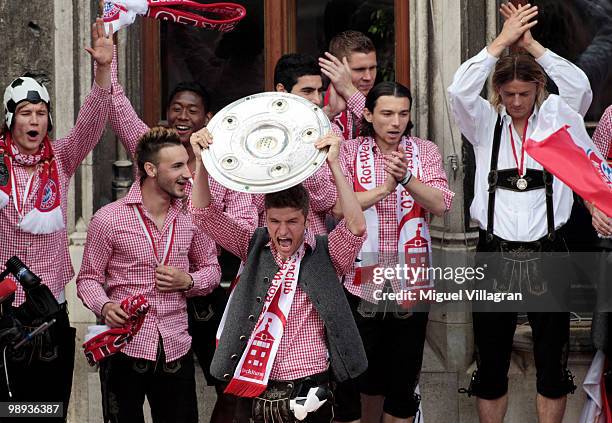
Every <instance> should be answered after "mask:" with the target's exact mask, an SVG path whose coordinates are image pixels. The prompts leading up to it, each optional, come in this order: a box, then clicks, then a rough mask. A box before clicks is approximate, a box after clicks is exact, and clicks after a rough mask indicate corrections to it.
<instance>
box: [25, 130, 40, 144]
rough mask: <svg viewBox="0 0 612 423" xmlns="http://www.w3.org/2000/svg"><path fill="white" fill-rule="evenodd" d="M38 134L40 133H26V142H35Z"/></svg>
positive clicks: (33, 131) (32, 131)
mask: <svg viewBox="0 0 612 423" xmlns="http://www.w3.org/2000/svg"><path fill="white" fill-rule="evenodd" d="M39 134H40V132H38V131H35V130H31V131H28V132H26V135H27V136H28V141H37V140H38V135H39Z"/></svg>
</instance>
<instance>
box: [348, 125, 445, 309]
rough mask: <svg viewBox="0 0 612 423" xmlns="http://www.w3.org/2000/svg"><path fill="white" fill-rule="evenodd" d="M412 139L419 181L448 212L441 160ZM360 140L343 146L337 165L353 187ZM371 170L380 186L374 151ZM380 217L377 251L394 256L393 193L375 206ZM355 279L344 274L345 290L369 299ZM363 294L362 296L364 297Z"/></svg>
mask: <svg viewBox="0 0 612 423" xmlns="http://www.w3.org/2000/svg"><path fill="white" fill-rule="evenodd" d="M412 140H413V141H414V142H415V143H416V144H417V145H418V147H419V151H420V158H421V161H422V168H423V174H422V175H421V177H420V178H419V180H420V181H421V182H423V183H424V184H427V185H429V186H431V187H433V188H436V189H438V190H440V191H441V192H442V195H443V196H444V204H445V205H446V208H447V210H448V209H450V207H451V204H452V199H453V196H454V193H453V192H452V191H451V190H450V189H449V188H448V181H447V178H446V174H445V172H444V168H443V167H442V157H441V156H440V152H439V150H438V147H437V146H436V145H435V144H434V143H432V142H431V141H426V140H422V139H420V138H416V137H412ZM361 141H362V138H358V139H355V140H351V141H347V142H345V143H343V144H342V149H341V153H340V165H341V167H342V171H343V173H344V175H345V176H346V178H347V180H348V181H349V183H350V184H351V185H352V184H353V180H354V171H355V157H357V152H358V149H359V145H360V143H361ZM374 167H375V174H376V185H377V186H378V185H382V184H383V183H384V181H385V178H386V173H385V171H384V156H383V155H382V154H380V153H379V151H378V149H376V148H375V153H374ZM375 207H376V211H377V212H378V216H379V222H380V225H379V237H378V239H379V241H378V242H379V244H378V252H379V253H383V254H390V255H394V256H395V257H396V256H397V242H398V239H397V199H396V193H395V192H392V193H391V194H390V195H388V196H387V197H386V198H384V199H383V200H381V201H379V202H378V203H376V205H375ZM354 277H355V273H354V271H351V272H350V273H349V274H347V275H346V278H345V286H346V287H347V289H348V290H349V291H350V292H351V293H353V294H355V295H357V296H361V297H362V298H371V296H369V297H368V296H367V294H366V293H363V292H361V291H360V289H359V288H358V287H355V286H354V285H353V280H354ZM364 295H365V296H364Z"/></svg>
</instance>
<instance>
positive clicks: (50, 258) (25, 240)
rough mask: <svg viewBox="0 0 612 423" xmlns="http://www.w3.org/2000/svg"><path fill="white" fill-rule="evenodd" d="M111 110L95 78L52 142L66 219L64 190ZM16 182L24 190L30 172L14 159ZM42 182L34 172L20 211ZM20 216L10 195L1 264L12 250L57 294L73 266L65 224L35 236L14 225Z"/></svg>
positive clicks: (2, 216) (18, 299)
mask: <svg viewBox="0 0 612 423" xmlns="http://www.w3.org/2000/svg"><path fill="white" fill-rule="evenodd" d="M109 109H110V91H107V90H105V89H102V88H101V87H99V86H98V85H97V84H96V83H95V82H94V84H93V86H92V88H91V92H90V93H89V95H88V96H87V98H86V99H85V102H84V103H83V105H82V106H81V109H80V111H79V115H78V118H77V121H76V123H75V125H74V128H72V130H71V131H70V132H69V133H68V135H67V136H66V137H64V138H61V139H58V140H56V141H53V142H52V146H53V151H54V154H55V158H56V161H57V167H58V174H59V180H60V195H61V199H60V201H61V208H62V213H63V217H64V223H65V222H66V216H67V215H66V213H67V210H68V190H69V186H70V178H71V177H72V175H73V174H74V173H75V172H76V170H77V169H78V167H79V165H80V164H81V162H82V161H83V159H84V158H85V157H86V156H87V154H89V153H90V152H91V150H93V148H94V147H95V145H96V144H97V143H98V141H99V140H100V138H101V136H102V133H103V132H104V126H105V125H106V120H107V119H108V113H109ZM13 165H14V170H15V181H14V183H15V186H16V188H17V190H18V192H19V193H20V194H21V195H23V193H24V192H25V188H26V185H27V181H28V179H29V177H30V175H29V174H28V172H27V171H26V170H25V168H24V167H23V166H21V165H20V164H18V163H14V164H13ZM39 185H40V179H39V177H38V176H35V177H34V181H33V184H32V188H31V190H30V192H31V194H30V195H29V197H28V198H27V201H26V204H25V208H24V210H23V211H24V214H27V213H29V212H30V211H31V210H32V209H33V208H34V205H35V202H36V195H35V193H37V192H38V188H39ZM18 224H19V215H18V213H17V211H16V210H15V206H14V205H13V199H12V194H11V198H10V200H9V203H8V204H7V205H6V206H5V207H4V208H2V209H0V233H2V236H3V239H2V248H0V263H2V264H3V263H6V261H7V260H8V259H9V258H10V257H12V256H14V255H16V256H18V257H19V258H20V259H21V260H22V261H23V262H24V263H25V264H26V265H27V266H28V267H29V268H30V269H31V270H32V271H33V272H34V273H35V274H36V275H38V276H40V278H41V279H42V283H43V284H45V285H47V286H48V287H49V289H50V290H51V292H52V293H53V295H54V296H55V297H56V298H58V299H61V298H62V297H63V295H64V294H63V291H64V286H65V285H66V284H67V283H68V282H69V281H70V279H72V277H73V276H74V270H73V268H72V263H71V260H70V254H69V252H68V235H67V232H66V229H64V230H61V231H58V232H54V233H52V234H47V235H34V234H31V233H28V232H23V231H21V230H20V229H19V227H18ZM23 301H25V295H24V292H23V289H22V288H21V285H19V284H17V291H16V293H15V302H14V305H15V306H18V305H20V304H21V303H23Z"/></svg>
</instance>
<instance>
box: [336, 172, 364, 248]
mask: <svg viewBox="0 0 612 423" xmlns="http://www.w3.org/2000/svg"><path fill="white" fill-rule="evenodd" d="M329 168H330V170H331V172H332V175H333V177H334V180H335V181H336V189H337V190H338V205H339V207H340V209H341V210H342V212H343V214H344V220H345V222H346V227H347V228H348V230H349V231H351V233H352V234H353V235H357V236H362V235H363V234H364V233H365V228H366V223H365V217H364V216H363V211H362V209H361V204H360V203H359V201H358V200H357V196H356V195H355V193H354V192H353V189H352V188H351V186H350V185H349V183H348V182H347V180H346V178H345V177H344V174H343V173H342V170H341V169H340V165H339V164H338V163H337V162H336V163H333V164H330V166H329Z"/></svg>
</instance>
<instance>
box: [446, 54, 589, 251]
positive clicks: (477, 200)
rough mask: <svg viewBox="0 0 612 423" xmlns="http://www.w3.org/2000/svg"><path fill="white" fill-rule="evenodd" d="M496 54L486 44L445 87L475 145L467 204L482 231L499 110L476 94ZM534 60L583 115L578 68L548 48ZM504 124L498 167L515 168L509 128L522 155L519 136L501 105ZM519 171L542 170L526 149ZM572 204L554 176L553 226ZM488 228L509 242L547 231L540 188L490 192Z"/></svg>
mask: <svg viewBox="0 0 612 423" xmlns="http://www.w3.org/2000/svg"><path fill="white" fill-rule="evenodd" d="M497 60H498V59H497V58H496V57H494V56H492V55H491V54H489V52H488V51H487V49H486V48H484V49H483V50H482V51H481V52H480V53H478V54H477V55H476V56H474V57H473V58H471V59H470V60H468V61H466V62H465V63H463V64H462V65H461V66H460V67H459V69H458V70H457V72H456V73H455V77H454V79H453V83H452V84H451V86H450V87H449V88H448V94H449V97H450V104H451V108H452V111H453V115H454V117H455V122H456V123H457V125H458V126H459V129H460V130H461V132H462V133H463V135H464V136H465V137H466V138H467V139H468V141H470V143H472V145H473V146H474V154H475V157H476V176H475V179H474V200H473V201H472V205H471V207H470V214H471V216H472V219H474V220H476V221H477V222H478V225H479V226H480V228H481V229H486V228H487V207H488V191H487V189H488V186H489V185H488V182H487V176H488V173H489V171H490V169H491V154H492V148H493V133H494V130H495V122H496V121H497V115H498V111H497V110H496V109H495V107H494V106H493V105H492V104H491V103H490V102H488V101H487V100H485V99H484V98H482V97H481V96H480V92H481V91H482V88H483V86H484V84H485V82H486V81H487V78H488V77H489V74H490V73H491V72H492V71H493V69H494V67H495V64H496V63H497ZM536 61H537V62H538V63H539V64H540V65H541V66H542V68H543V69H544V71H545V72H546V73H547V74H548V76H549V77H550V78H551V79H552V80H553V81H554V82H555V84H556V85H557V87H558V88H559V96H560V97H561V98H562V99H563V100H565V101H566V102H567V104H569V105H570V107H571V108H572V109H574V110H576V111H577V112H579V113H580V114H582V116H584V115H585V113H586V112H587V110H588V108H589V106H590V104H591V100H592V98H593V93H592V92H591V86H590V84H589V80H588V79H587V77H586V75H585V74H584V72H582V70H580V69H579V68H578V67H576V66H575V65H573V64H572V63H571V62H569V61H567V60H565V59H563V58H562V57H560V56H558V55H557V54H555V53H553V52H552V51H550V50H546V52H545V53H544V54H543V55H542V56H541V57H540V58H538V59H536ZM499 114H501V116H502V122H503V128H502V132H501V143H500V148H499V159H498V165H497V168H498V169H509V168H512V169H516V168H517V163H516V160H515V158H514V155H513V152H512V146H511V144H510V143H511V141H510V139H511V138H510V133H509V130H510V128H512V129H511V130H512V131H513V132H512V134H513V138H514V143H515V149H516V155H517V158H518V159H519V160H520V157H521V148H522V142H521V136H520V135H519V134H518V133H517V131H516V130H515V129H514V125H513V124H512V118H511V117H510V115H508V114H507V113H506V109H505V107H503V106H501V107H500V109H499ZM537 119H538V109H537V107H536V108H535V109H534V111H533V113H532V114H531V116H530V117H529V120H528V126H527V134H526V137H527V138H529V136H530V134H531V132H532V131H533V128H535V126H536V123H537ZM524 160H525V161H524V169H527V168H531V169H542V166H541V165H540V164H538V163H537V162H536V161H535V160H534V159H533V158H531V157H530V156H529V155H528V154H527V152H525V158H524ZM572 204H573V196H572V191H571V189H570V188H569V187H568V186H567V185H565V184H564V183H562V182H561V181H560V180H559V179H558V178H554V183H553V208H554V216H555V228H559V227H560V226H561V225H563V224H565V223H566V222H567V220H568V219H569V216H570V213H571V209H572ZM494 219H495V220H494V222H493V232H494V234H495V235H497V236H499V237H500V238H503V239H505V240H509V241H523V242H528V241H535V240H537V239H539V238H541V237H543V236H544V235H546V233H547V222H546V199H545V192H544V189H536V190H532V191H526V192H514V191H509V190H505V189H497V190H496V194H495V215H494Z"/></svg>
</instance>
